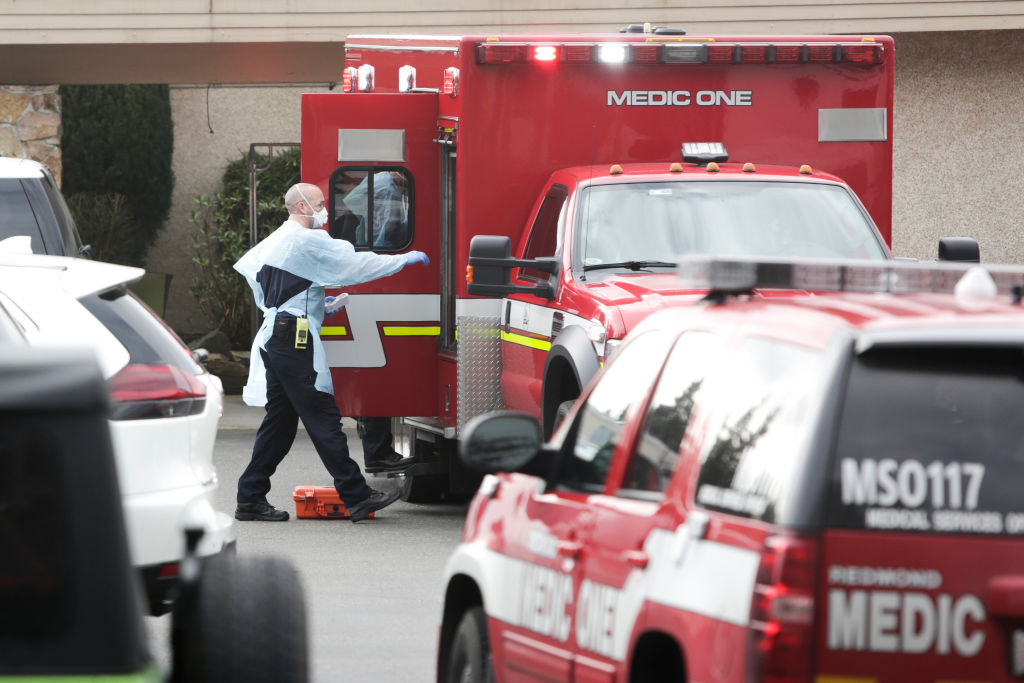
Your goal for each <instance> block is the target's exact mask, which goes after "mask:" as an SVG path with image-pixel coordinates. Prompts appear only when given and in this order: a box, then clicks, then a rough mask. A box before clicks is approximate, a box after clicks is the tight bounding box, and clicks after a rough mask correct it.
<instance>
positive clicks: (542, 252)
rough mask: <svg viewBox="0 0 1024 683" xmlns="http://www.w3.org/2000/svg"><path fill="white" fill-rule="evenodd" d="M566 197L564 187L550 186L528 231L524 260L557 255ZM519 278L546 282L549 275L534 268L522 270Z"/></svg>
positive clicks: (567, 190)
mask: <svg viewBox="0 0 1024 683" xmlns="http://www.w3.org/2000/svg"><path fill="white" fill-rule="evenodd" d="M568 197H569V189H568V188H567V187H565V186H564V185H552V186H551V189H549V190H548V192H547V195H546V196H545V197H544V201H543V202H542V203H541V205H540V211H538V212H537V218H536V220H534V222H533V228H532V229H531V230H530V239H529V241H528V242H527V243H526V251H525V253H524V254H523V258H524V259H535V258H540V257H541V256H555V255H556V254H557V253H558V249H559V247H560V246H561V244H560V242H561V237H562V228H563V227H564V226H565V206H566V199H568ZM519 277H520V278H522V279H524V280H530V281H532V282H547V281H548V280H549V279H550V278H551V275H549V274H548V273H544V272H541V271H539V270H537V269H536V268H523V269H522V270H521V271H520V273H519Z"/></svg>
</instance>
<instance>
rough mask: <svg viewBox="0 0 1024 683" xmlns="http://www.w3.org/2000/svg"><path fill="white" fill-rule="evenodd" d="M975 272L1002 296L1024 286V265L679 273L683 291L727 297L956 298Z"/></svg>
mask: <svg viewBox="0 0 1024 683" xmlns="http://www.w3.org/2000/svg"><path fill="white" fill-rule="evenodd" d="M972 268H975V269H977V268H980V269H982V270H984V271H987V273H988V276H989V277H991V278H992V281H993V283H994V284H995V289H996V292H998V293H999V294H1013V293H1014V290H1015V289H1018V290H1019V288H1021V287H1024V266H1005V265H986V266H979V265H978V264H973V263H916V262H901V261H877V262H876V261H856V260H826V259H744V258H718V257H709V256H682V257H680V259H679V265H678V269H677V272H678V275H679V278H680V280H681V284H682V286H683V287H686V288H691V289H708V290H711V291H713V292H717V293H722V294H730V293H733V294H742V293H746V292H750V291H752V290H755V289H783V290H801V291H814V292H883V293H884V292H887V293H892V294H896V293H924V292H937V293H945V294H954V293H957V292H956V286H957V284H958V283H959V282H960V281H961V279H963V277H964V276H965V275H966V274H967V273H968V271H970V270H971V269H972Z"/></svg>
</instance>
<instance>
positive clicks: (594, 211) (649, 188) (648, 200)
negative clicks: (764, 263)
mask: <svg viewBox="0 0 1024 683" xmlns="http://www.w3.org/2000/svg"><path fill="white" fill-rule="evenodd" d="M577 220H578V223H579V224H578V226H577V234H578V235H579V241H578V242H577V246H576V249H577V254H579V255H580V258H579V259H578V262H579V263H581V264H582V266H583V268H584V270H588V271H590V270H599V269H614V268H622V267H632V266H635V265H636V264H643V265H644V266H646V265H647V264H650V265H651V266H655V267H656V266H659V265H660V264H665V265H666V266H669V265H674V260H675V258H676V257H678V256H680V255H683V254H715V255H720V256H748V257H794V256H795V257H828V258H849V259H871V260H885V259H888V255H887V253H886V249H885V247H884V244H883V242H882V239H881V236H880V235H879V234H878V231H877V230H876V229H875V227H874V225H873V224H872V223H871V221H870V219H869V218H868V216H867V214H866V213H865V211H864V210H863V209H862V208H861V206H860V205H859V204H858V203H857V201H856V200H855V199H854V197H853V196H852V195H851V194H850V192H849V191H847V190H846V189H845V188H843V187H840V186H838V185H827V184H821V183H798V182H768V181H764V182H762V181H734V182H731V181H716V182H691V181H673V182H655V183H620V184H614V185H595V186H591V187H588V188H585V189H584V191H583V195H582V201H581V205H580V210H579V211H578V212H577ZM622 264H626V265H622ZM632 269H633V270H637V269H638V268H637V267H632Z"/></svg>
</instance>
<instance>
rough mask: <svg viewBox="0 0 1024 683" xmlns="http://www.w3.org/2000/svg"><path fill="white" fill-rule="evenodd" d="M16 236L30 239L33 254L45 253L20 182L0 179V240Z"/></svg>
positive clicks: (33, 215) (13, 179)
mask: <svg viewBox="0 0 1024 683" xmlns="http://www.w3.org/2000/svg"><path fill="white" fill-rule="evenodd" d="M17 235H28V236H30V237H31V238H32V251H33V252H34V253H36V254H43V253H46V251H45V245H44V244H43V241H42V239H43V238H42V235H41V234H40V233H39V224H38V223H37V222H36V216H35V214H34V213H33V212H32V205H31V204H29V202H28V197H27V196H26V195H25V190H24V188H22V186H21V181H20V180H19V179H17V178H0V239H7V238H8V237H15V236H17Z"/></svg>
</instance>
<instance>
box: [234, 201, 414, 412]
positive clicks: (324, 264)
mask: <svg viewBox="0 0 1024 683" xmlns="http://www.w3.org/2000/svg"><path fill="white" fill-rule="evenodd" d="M405 264H406V257H405V254H375V253H373V252H369V251H360V252H357V251H356V250H355V249H354V248H353V247H352V245H351V244H350V243H348V242H346V241H345V240H336V239H333V238H332V237H331V236H330V235H329V234H328V233H327V232H326V231H324V230H314V229H311V228H306V227H303V226H302V225H301V224H299V223H296V222H295V221H292V220H288V221H285V222H284V224H282V225H281V227H280V228H278V229H277V230H275V231H274V232H272V233H271V234H270V235H268V236H267V238H266V239H264V240H263V241H262V242H260V243H259V244H257V245H256V246H255V247H253V248H252V249H250V250H249V251H248V252H246V254H245V255H244V256H242V258H240V259H238V262H237V263H235V266H234V268H235V270H237V271H238V272H239V273H241V274H242V275H243V276H245V279H246V281H247V282H248V283H249V286H250V287H251V288H252V292H253V296H254V297H255V298H256V305H257V306H259V308H260V310H261V311H263V324H262V325H260V329H259V330H258V331H257V332H256V338H255V339H253V342H252V351H251V353H250V355H249V380H248V382H247V383H246V385H245V387H244V388H243V389H242V400H243V401H245V403H246V404H247V405H250V406H263V405H266V403H267V373H266V367H265V366H264V364H263V356H262V354H261V353H260V349H265V348H266V343H267V340H268V339H270V336H271V334H272V333H273V329H274V318H275V317H276V316H277V313H278V311H283V312H286V313H291V314H292V315H294V316H296V317H306V318H308V319H309V334H310V337H312V343H313V369H314V370H316V383H315V386H316V388H317V390H318V391H323V392H325V393H328V394H332V395H333V394H334V384H333V382H332V381H331V372H330V369H329V368H328V367H327V357H326V355H325V353H324V345H323V342H321V341H320V327H321V326H322V325H323V322H324V287H345V286H349V285H356V284H360V283H362V282H369V281H370V280H376V279H377V278H381V277H385V276H388V275H394V274H395V273H397V272H398V271H400V270H401V269H402V268H403V267H404V266H405ZM264 266H272V267H275V268H280V269H281V270H284V271H287V272H288V273H291V274H292V275H295V276H296V277H298V278H302V279H304V280H309V281H310V282H311V283H312V284H311V285H310V286H309V287H308V288H306V289H303V290H302V291H301V292H299V293H298V294H295V295H294V296H292V297H291V298H289V299H288V300H286V301H284V302H283V303H281V304H279V305H278V306H276V307H273V306H267V305H266V301H265V296H264V291H263V287H262V286H261V285H260V283H259V282H257V280H256V276H257V273H259V272H260V270H261V269H262V268H263V267H264Z"/></svg>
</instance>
